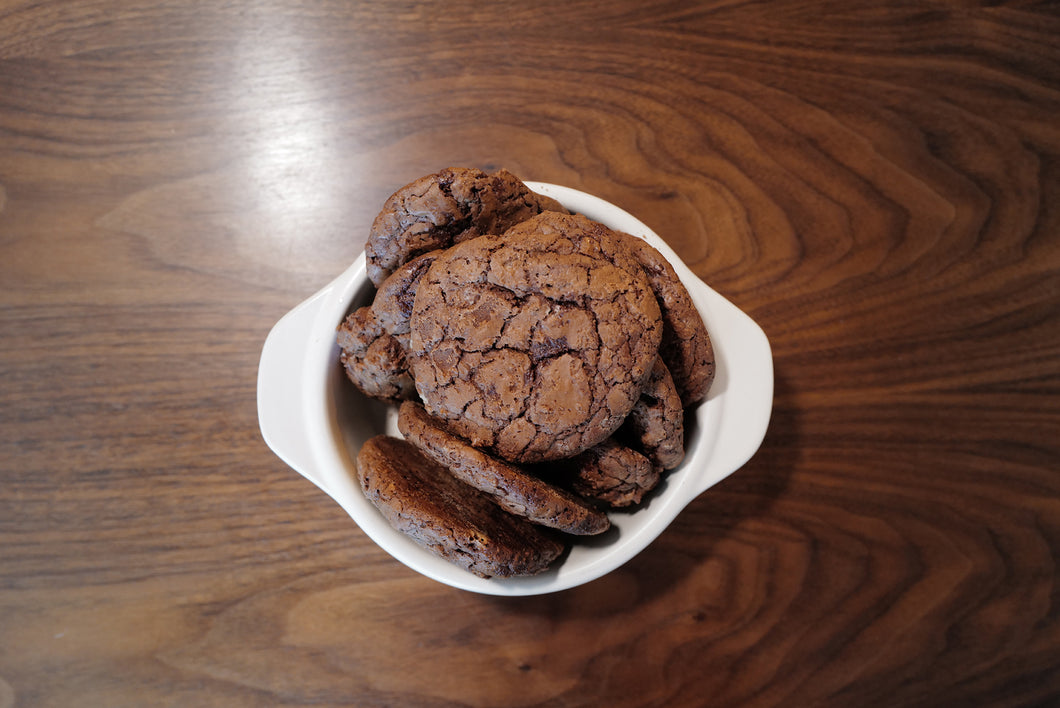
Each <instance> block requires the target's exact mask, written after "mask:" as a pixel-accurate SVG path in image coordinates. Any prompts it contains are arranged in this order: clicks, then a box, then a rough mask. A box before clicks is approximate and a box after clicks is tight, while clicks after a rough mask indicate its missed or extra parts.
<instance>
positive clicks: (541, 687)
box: [0, 0, 1060, 708]
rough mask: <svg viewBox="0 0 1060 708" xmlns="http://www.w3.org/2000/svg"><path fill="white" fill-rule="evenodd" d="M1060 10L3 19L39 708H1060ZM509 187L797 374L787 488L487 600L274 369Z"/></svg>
mask: <svg viewBox="0 0 1060 708" xmlns="http://www.w3.org/2000/svg"><path fill="white" fill-rule="evenodd" d="M1058 37H1060V8H1058V7H1057V5H1055V4H1052V5H1050V4H1048V3H1035V2H1011V3H1001V4H999V5H998V6H991V7H979V6H978V3H973V2H955V1H950V2H943V1H942V0H937V1H934V2H895V3H868V2H818V3H812V2H799V1H789V0H782V1H780V2H773V3H753V2H713V3H702V4H699V5H698V6H693V5H692V4H691V3H683V2H651V3H644V2H640V1H639V0H638V1H626V0H618V1H615V0H611V1H609V2H592V3H578V2H551V1H549V2H543V3H533V4H526V3H518V4H516V3H477V2H465V1H463V0H458V1H455V2H449V3H438V4H431V5H428V4H418V3H378V4H369V3H356V2H320V3H298V2H275V3H274V2H268V3H249V2H247V3H232V2H228V3H225V2H218V3H193V2H177V1H168V2H154V1H152V2H139V1H135V2H116V1H114V0H82V1H79V2H68V3H59V2H48V1H43V2H40V1H38V2H28V1H27V2H23V1H21V0H15V1H12V0H7V1H6V2H2V3H0V261H2V262H0V293H2V302H0V305H2V309H0V352H2V353H0V377H2V378H0V473H2V475H3V476H2V484H0V708H11V707H12V706H15V707H18V708H23V707H30V706H225V707H236V708H238V707H241V706H277V705H283V706H287V705H315V706H346V705H351V706H439V707H440V706H447V707H448V706H475V707H479V706H519V707H525V706H596V705H599V706H725V707H732V706H753V707H765V706H785V707H802V706H836V707H846V706H859V707H865V706H870V707H874V706H879V707H888V708H890V707H894V706H903V707H911V706H925V707H928V706H931V707H937V706H991V707H993V706H1049V705H1052V706H1055V705H1060V583H1058V580H1060V574H1058V572H1057V562H1058V556H1060V477H1058V475H1060V469H1058V468H1060V454H1058V453H1060V447H1058V443H1057V440H1058V438H1060V395H1058V394H1060V161H1058V159H1060V45H1058V42H1057V38H1058ZM448 165H464V166H477V167H481V168H496V167H500V166H505V167H507V168H509V169H511V170H512V171H514V172H515V173H516V174H518V175H520V176H521V177H523V178H525V179H532V180H542V181H548V182H555V183H560V184H565V185H568V186H572V187H576V188H579V189H583V190H586V191H589V192H592V193H595V194H597V195H599V196H601V197H604V198H605V199H608V200H610V201H613V202H615V203H617V204H619V205H621V206H623V207H624V208H626V209H627V210H628V211H630V212H632V213H633V214H635V215H636V216H638V217H639V218H640V219H641V220H643V221H645V222H646V223H647V224H649V225H650V226H651V227H653V228H654V229H655V230H656V231H657V232H658V233H659V234H660V235H662V236H663V238H665V239H666V240H667V241H668V242H669V243H670V244H671V245H672V246H673V248H674V249H675V250H676V251H677V252H678V253H679V254H680V255H681V256H682V257H683V258H684V259H685V260H686V261H687V263H688V264H689V265H690V267H691V268H692V269H693V270H694V271H695V272H696V273H697V274H699V275H700V276H701V277H702V278H703V279H704V280H705V281H706V282H707V283H708V284H710V285H711V286H712V287H713V288H714V289H716V290H717V291H719V292H720V293H721V294H723V295H725V296H726V297H727V298H729V299H730V300H732V301H733V302H734V303H735V304H736V305H738V306H739V307H740V308H741V309H743V310H744V311H746V312H747V313H748V314H750V315H751V316H752V317H753V318H754V319H755V320H756V321H757V322H758V323H759V324H760V325H761V326H762V327H763V329H764V330H765V332H766V333H767V335H768V336H769V339H770V341H771V344H772V347H773V354H774V358H775V367H776V396H775V407H774V413H773V418H772V421H771V424H770V428H769V431H768V433H767V435H766V439H765V442H764V444H763V446H762V448H761V450H760V451H759V452H758V453H757V455H756V456H755V457H754V458H753V459H752V460H751V461H750V462H749V463H748V464H747V465H746V466H745V467H744V468H743V469H741V470H740V471H738V472H737V473H735V474H734V475H733V476H731V477H730V478H729V479H727V480H726V481H725V482H723V483H722V484H720V485H718V486H717V487H715V488H714V489H712V490H710V491H709V492H708V493H706V494H704V495H703V496H702V497H700V498H699V499H697V500H696V501H694V502H693V503H692V504H691V505H690V506H689V507H688V508H687V510H686V511H685V512H684V513H683V514H682V515H681V516H680V517H678V519H677V520H676V522H675V523H674V524H673V525H672V527H671V528H670V529H669V530H668V531H666V532H665V533H664V534H663V535H662V537H660V538H659V539H658V540H657V541H656V542H655V543H654V544H653V545H652V546H650V547H649V548H648V549H647V550H646V551H645V552H644V553H642V554H641V555H640V556H638V557H637V558H635V559H634V560H633V561H631V562H630V563H629V564H627V565H626V566H624V567H622V568H621V569H619V570H617V571H615V572H613V573H612V574H610V575H608V576H606V577H604V578H603V579H601V580H598V581H596V582H593V583H591V584H589V585H587V586H583V587H580V588H577V589H574V590H570V591H566V592H563V593H559V594H555V595H548V596H543V597H537V598H530V599H500V598H493V597H485V596H479V595H475V594H469V593H465V592H462V591H459V590H455V589H451V588H448V587H446V586H442V585H439V584H437V583H435V582H433V581H430V580H427V579H425V578H423V577H420V576H418V575H416V574H414V573H412V572H411V571H409V570H407V569H406V568H405V567H403V566H401V565H399V564H398V563H397V562H395V561H394V560H392V559H391V558H390V557H389V556H388V555H386V554H385V553H384V552H383V551H381V550H379V549H378V548H377V547H376V546H375V545H374V544H373V543H372V542H371V541H370V540H369V539H368V538H367V537H366V536H365V535H364V534H363V533H362V532H361V531H360V530H359V529H358V528H357V527H356V526H355V525H354V524H353V523H352V521H351V520H350V519H349V518H348V516H346V515H345V513H344V512H343V511H342V510H341V509H340V508H339V507H338V506H337V505H336V504H334V503H333V502H331V501H330V500H329V499H328V498H327V497H326V496H325V495H324V494H322V493H321V492H319V491H318V490H317V489H316V488H315V487H313V486H312V485H311V484H309V483H308V482H306V481H305V480H303V479H302V478H301V477H299V476H298V475H297V474H296V473H295V472H293V471H292V470H291V469H289V468H288V467H286V466H285V465H284V464H283V463H282V462H281V461H280V460H279V459H278V458H277V457H275V456H274V455H273V454H272V452H271V451H270V450H269V449H268V448H267V447H266V446H265V444H264V443H263V442H262V440H261V437H260V433H259V431H258V423H257V417H256V408H255V380H256V373H257V363H258V357H259V354H260V351H261V346H262V343H263V341H264V338H265V335H266V334H267V332H268V331H269V329H270V327H271V326H272V325H273V324H274V323H275V322H276V320H277V319H278V318H279V317H280V316H281V315H283V314H284V313H285V312H286V311H287V310H289V309H290V308H291V307H293V306H294V305H295V304H297V303H298V302H300V301H301V300H302V299H303V298H305V297H306V296H308V295H310V294H311V293H313V292H314V291H315V290H317V289H318V288H319V287H320V286H322V285H323V284H325V283H326V282H328V281H329V280H331V279H332V278H333V277H334V276H335V275H337V274H338V273H340V272H341V271H342V270H343V269H345V267H346V266H347V265H348V264H349V263H350V262H351V261H352V260H353V259H354V258H355V257H356V255H357V254H358V252H360V250H361V249H362V247H363V244H364V241H365V238H366V234H367V229H368V226H369V224H370V222H371V219H372V217H373V216H374V214H375V213H376V211H377V210H378V208H379V207H380V205H381V204H382V202H383V200H384V199H385V197H386V196H387V195H389V194H390V193H391V192H392V191H393V190H394V189H396V188H397V187H399V186H401V185H402V184H405V183H406V182H408V181H411V180H412V179H414V178H415V177H418V176H420V175H423V174H427V173H430V172H434V171H436V170H437V169H440V168H441V167H444V166H448Z"/></svg>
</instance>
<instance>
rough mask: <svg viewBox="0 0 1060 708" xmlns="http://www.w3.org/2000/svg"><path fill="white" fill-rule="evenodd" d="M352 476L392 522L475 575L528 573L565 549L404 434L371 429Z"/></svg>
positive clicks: (435, 551) (533, 572) (425, 545)
mask: <svg viewBox="0 0 1060 708" xmlns="http://www.w3.org/2000/svg"><path fill="white" fill-rule="evenodd" d="M357 479H358V481H359V483H360V485H361V489H362V490H364V494H365V496H366V497H367V498H368V500H369V501H370V502H371V503H372V505H373V506H375V507H376V508H377V509H378V510H379V511H380V513H382V515H383V516H384V517H385V518H386V520H387V522H388V523H389V524H390V525H391V526H392V527H394V528H395V529H397V530H398V531H401V532H402V533H405V534H407V535H408V536H410V537H411V538H412V539H413V540H414V541H416V543H418V544H419V545H420V546H422V547H424V548H426V549H427V550H429V551H431V552H432V553H434V554H436V555H439V556H441V557H442V558H445V559H446V560H449V561H451V562H453V563H455V564H457V565H459V566H460V567H462V568H465V569H466V570H469V571H471V572H472V573H474V574H475V575H478V576H480V577H484V578H490V577H500V578H505V577H511V576H518V575H534V574H536V573H540V572H541V571H543V570H545V569H546V568H548V566H549V565H550V564H551V563H552V561H554V560H555V559H556V558H558V557H559V555H560V554H561V553H562V552H563V551H564V549H565V545H564V544H563V543H562V542H561V541H559V540H558V539H557V538H555V537H554V536H553V535H552V534H549V533H547V532H546V530H544V529H541V528H540V527H538V526H535V525H533V524H531V523H530V522H528V521H526V520H525V519H521V518H519V517H517V516H513V515H511V514H509V513H508V512H506V511H504V510H503V509H501V508H500V507H499V506H497V505H496V504H495V503H494V502H493V500H492V499H491V498H490V497H489V496H487V495H486V494H483V493H482V492H480V491H478V490H477V489H474V488H472V487H470V486H468V485H467V484H464V483H463V482H461V481H460V480H458V479H456V478H455V477H453V476H452V475H451V474H449V472H448V471H447V470H446V469H445V468H444V467H442V466H441V465H439V464H438V463H436V462H434V461H433V460H431V459H429V458H427V457H425V456H424V455H422V454H421V453H420V452H419V450H417V449H416V448H415V447H413V446H412V445H411V444H409V443H407V442H405V441H404V440H400V439H398V438H393V437H389V436H386V435H377V436H376V437H373V438H370V439H369V440H368V441H367V442H365V444H364V445H362V446H361V450H360V452H359V453H358V455H357Z"/></svg>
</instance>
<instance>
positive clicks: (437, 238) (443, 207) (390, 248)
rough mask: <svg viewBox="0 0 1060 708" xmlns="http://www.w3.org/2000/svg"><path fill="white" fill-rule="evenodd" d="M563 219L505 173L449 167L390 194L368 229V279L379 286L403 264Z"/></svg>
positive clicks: (548, 201)
mask: <svg viewBox="0 0 1060 708" xmlns="http://www.w3.org/2000/svg"><path fill="white" fill-rule="evenodd" d="M547 210H552V211H561V212H564V213H566V211H567V210H566V209H564V208H563V206H562V205H560V204H559V202H557V201H555V200H554V199H551V198H549V197H544V196H541V195H539V194H536V193H534V192H531V191H530V189H529V188H527V186H526V185H525V184H523V183H522V182H521V181H519V179H518V178H517V177H516V176H515V175H513V174H512V173H511V172H508V171H507V170H500V171H498V172H496V173H494V174H492V175H491V174H487V173H485V172H483V171H481V170H477V169H473V168H466V167H449V168H446V169H444V170H442V171H441V172H438V173H436V174H432V175H427V176H425V177H421V178H420V179H418V180H416V181H415V182H412V183H411V184H407V185H405V186H404V187H402V188H401V189H399V190H398V191H396V192H394V194H392V195H391V196H390V198H389V199H387V200H386V202H385V203H384V204H383V209H382V210H381V211H380V212H379V214H378V216H376V218H375V221H374V222H373V223H372V228H371V231H370V232H369V234H368V243H367V244H366V246H365V249H364V250H365V255H366V256H367V259H368V261H367V263H368V277H369V279H370V280H371V281H372V282H373V283H374V284H375V285H376V286H378V285H380V284H381V283H382V282H383V281H384V280H385V279H386V277H387V276H388V275H390V274H391V273H393V272H394V271H395V270H396V269H397V268H398V267H399V266H400V265H401V264H402V263H405V262H406V261H409V260H411V259H412V258H414V257H415V256H417V255H418V254H420V253H425V252H427V251H433V250H435V249H439V248H446V247H448V246H451V245H453V244H454V243H460V242H461V241H465V240H467V239H469V238H474V237H475V236H479V235H482V234H499V233H502V232H503V231H505V230H506V229H507V228H508V227H510V226H513V225H514V224H517V223H519V222H520V221H524V220H526V219H528V218H530V217H531V216H534V215H535V214H540V213H541V212H542V211H547Z"/></svg>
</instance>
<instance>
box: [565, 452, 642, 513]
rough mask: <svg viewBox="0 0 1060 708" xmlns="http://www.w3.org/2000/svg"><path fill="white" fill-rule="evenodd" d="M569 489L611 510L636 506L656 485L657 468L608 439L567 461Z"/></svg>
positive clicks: (639, 455)
mask: <svg viewBox="0 0 1060 708" xmlns="http://www.w3.org/2000/svg"><path fill="white" fill-rule="evenodd" d="M567 466H568V468H569V481H568V484H569V485H570V487H571V489H572V490H573V491H574V492H575V493H576V494H578V495H580V496H581V497H583V498H585V499H588V500H591V501H595V502H599V503H601V504H604V505H606V506H609V507H611V508H614V509H619V508H622V507H627V506H632V505H634V504H639V503H640V502H641V500H642V499H643V498H644V495H645V494H647V493H648V492H649V491H651V490H652V489H654V488H655V487H656V485H658V484H659V479H660V476H659V468H657V467H655V466H654V465H652V464H651V461H649V460H648V458H647V457H645V456H644V455H641V454H640V453H639V452H637V451H636V450H632V449H630V448H628V447H626V446H624V445H622V444H620V443H619V442H618V441H616V440H615V439H614V438H608V439H607V440H605V441H604V442H602V443H600V444H599V445H597V446H596V447H593V448H591V449H589V450H586V451H585V452H583V453H581V454H580V455H578V456H577V457H574V458H573V459H571V460H570V461H569V462H568V463H567Z"/></svg>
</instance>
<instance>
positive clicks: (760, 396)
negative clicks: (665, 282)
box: [695, 281, 773, 494]
mask: <svg viewBox="0 0 1060 708" xmlns="http://www.w3.org/2000/svg"><path fill="white" fill-rule="evenodd" d="M696 289H697V290H698V291H699V292H696V293H695V297H697V299H698V298H699V297H702V296H703V295H705V294H709V297H707V298H704V300H709V305H710V314H711V324H712V325H713V326H714V327H716V328H717V329H718V330H721V331H724V333H725V337H724V338H723V339H721V340H718V341H716V342H715V347H714V354H715V360H716V362H717V369H716V372H717V374H716V378H715V380H714V386H713V390H717V391H718V392H719V394H720V393H724V394H725V407H724V412H723V415H722V416H721V418H720V420H719V427H718V431H717V438H716V439H717V447H716V448H715V450H714V451H713V453H712V454H711V456H710V462H709V464H708V465H707V469H706V470H704V474H703V476H702V478H701V480H700V483H699V489H698V492H697V494H702V493H703V492H705V491H706V490H707V489H709V488H710V487H711V486H713V485H714V484H716V483H717V482H719V481H720V480H721V479H723V478H724V477H727V476H728V475H729V474H731V473H732V472H735V471H736V470H738V469H739V468H740V467H743V465H744V464H745V463H746V462H747V461H748V460H749V459H751V456H752V455H754V453H755V451H756V450H758V448H759V446H760V445H761V444H762V440H763V439H764V438H765V434H766V429H767V428H768V427H769V418H770V413H771V411H772V408H773V354H772V351H771V349H770V346H769V340H768V339H767V338H766V335H765V332H763V331H762V328H761V327H759V326H758V325H757V324H756V323H755V322H754V320H752V319H751V318H750V317H748V316H747V315H745V314H744V313H743V312H741V311H740V310H739V309H738V308H737V307H736V306H735V305H733V304H732V303H731V302H729V301H728V300H726V299H725V298H723V297H722V296H720V295H718V294H717V293H715V292H713V291H711V290H710V289H709V288H707V287H706V286H705V285H702V281H699V282H698V283H697V284H696ZM707 404H708V405H709V399H708V402H707Z"/></svg>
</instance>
